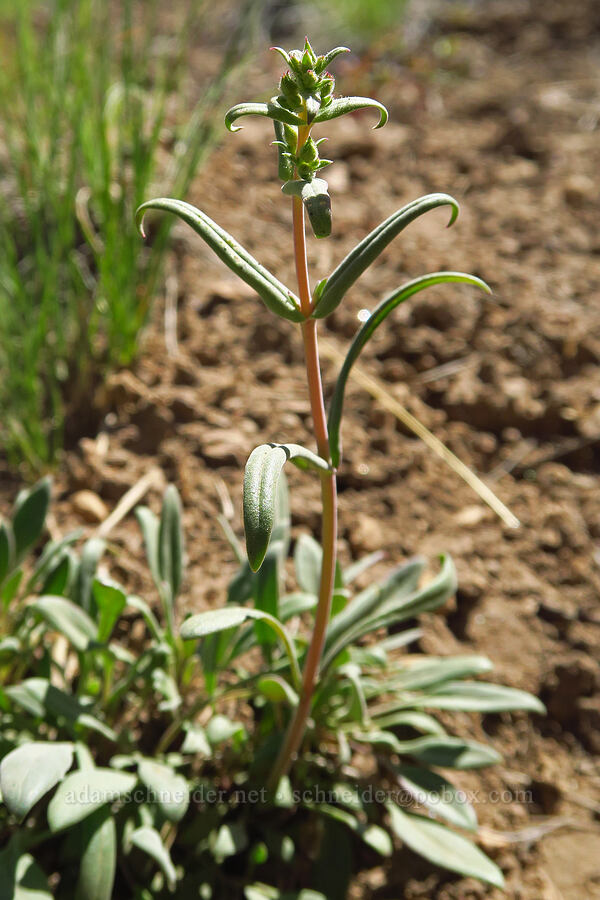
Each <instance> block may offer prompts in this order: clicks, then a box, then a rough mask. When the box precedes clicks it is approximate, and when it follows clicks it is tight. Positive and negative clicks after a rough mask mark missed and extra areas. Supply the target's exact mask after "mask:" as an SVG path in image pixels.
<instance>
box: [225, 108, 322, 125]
mask: <svg viewBox="0 0 600 900" xmlns="http://www.w3.org/2000/svg"><path fill="white" fill-rule="evenodd" d="M242 116H264V117H266V118H267V119H273V120H274V121H276V122H285V124H286V125H305V124H306V122H305V121H304V119H301V118H300V116H297V115H296V114H295V113H293V112H291V111H290V110H289V109H285V108H284V107H283V106H280V105H279V104H278V103H275V102H274V101H271V102H270V103H238V104H237V105H236V106H232V107H231V109H228V110H227V112H226V113H225V126H226V127H227V129H228V130H229V131H241V130H242V129H241V127H240V126H237V127H236V126H235V125H234V124H233V123H234V122H235V121H236V120H237V119H240V118H241V117H242Z"/></svg>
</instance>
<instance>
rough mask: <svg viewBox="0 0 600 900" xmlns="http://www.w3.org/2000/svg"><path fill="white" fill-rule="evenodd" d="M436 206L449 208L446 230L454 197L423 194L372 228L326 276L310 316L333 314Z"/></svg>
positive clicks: (454, 207)
mask: <svg viewBox="0 0 600 900" xmlns="http://www.w3.org/2000/svg"><path fill="white" fill-rule="evenodd" d="M440 206H451V207H452V215H451V217H450V221H449V222H448V227H450V225H452V224H453V222H455V221H456V217H457V216H458V212H459V206H458V203H457V202H456V200H455V199H454V197H451V196H450V194H427V195H426V196H425V197H419V199H418V200H413V201H412V202H411V203H408V204H407V205H406V206H403V207H402V208H401V209H398V210H396V212H394V213H392V215H391V216H389V217H388V218H387V219H386V220H385V221H384V222H381V224H380V225H378V226H377V228H374V229H373V231H371V232H370V234H368V235H367V236H366V237H365V238H363V239H362V241H360V243H359V244H357V245H356V247H354V249H353V250H351V251H350V253H349V254H348V255H347V256H346V257H344V259H343V260H342V261H341V263H340V264H339V266H337V268H336V269H335V270H334V271H333V272H332V274H331V275H330V276H329V278H328V279H327V282H326V284H325V285H324V287H323V289H322V291H321V294H320V296H319V298H318V302H317V304H316V307H315V310H314V312H313V316H314V317H315V318H317V319H322V318H324V317H325V316H328V315H329V314H330V313H331V312H333V310H334V309H335V308H336V306H338V305H339V304H340V303H341V301H342V299H343V298H344V296H345V295H346V293H347V291H348V290H349V288H350V287H352V285H353V284H354V282H355V281H356V280H357V279H358V278H359V277H360V276H361V275H362V273H363V272H365V271H366V269H368V267H369V266H370V265H371V263H372V262H374V260H375V259H377V257H378V256H379V255H380V253H382V252H383V250H385V248H386V247H387V246H388V244H389V243H391V241H393V239H394V238H395V237H397V236H398V235H399V234H400V232H401V231H403V230H404V229H405V228H406V226H407V225H410V223H411V222H414V220H415V219H417V218H418V217H419V216H422V215H423V214H424V213H426V212H429V211H430V210H432V209H436V208H438V207H440Z"/></svg>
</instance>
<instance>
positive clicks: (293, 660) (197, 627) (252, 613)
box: [180, 606, 300, 687]
mask: <svg viewBox="0 0 600 900" xmlns="http://www.w3.org/2000/svg"><path fill="white" fill-rule="evenodd" d="M247 619H256V620H258V621H261V622H265V623H266V624H268V625H270V626H271V628H272V629H273V630H274V631H275V632H276V633H277V635H278V637H279V638H280V640H281V643H282V644H283V646H284V648H285V651H286V653H287V656H288V660H289V663H290V667H291V671H292V677H293V680H294V685H295V686H296V687H297V686H298V685H299V683H300V670H299V668H298V659H297V657H296V651H295V649H294V644H293V642H292V639H291V637H290V636H289V634H288V632H287V631H286V629H285V628H284V626H283V625H282V624H281V622H280V621H279V620H278V619H276V618H275V617H274V616H271V615H269V614H268V613H266V612H263V611H262V610H260V609H251V608H248V607H244V606H225V607H223V608H222V609H211V610H209V611H208V612H204V613H198V615H196V616H190V618H189V619H186V620H185V622H184V623H183V625H182V626H181V631H180V634H181V637H182V638H183V639H184V640H193V639H197V638H201V637H205V636H206V635H207V634H214V633H215V632H218V631H225V630H226V629H228V628H235V627H237V626H238V625H241V624H242V623H243V622H245V621H246V620H247Z"/></svg>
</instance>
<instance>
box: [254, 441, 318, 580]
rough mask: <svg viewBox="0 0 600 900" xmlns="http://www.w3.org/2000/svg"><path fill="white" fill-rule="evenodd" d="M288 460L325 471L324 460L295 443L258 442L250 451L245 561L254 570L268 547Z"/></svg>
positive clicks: (301, 465)
mask: <svg viewBox="0 0 600 900" xmlns="http://www.w3.org/2000/svg"><path fill="white" fill-rule="evenodd" d="M288 460H290V461H291V462H293V463H294V465H295V466H297V467H298V468H299V469H309V468H311V469H316V470H318V471H322V472H328V471H329V465H328V464H327V462H326V461H325V460H324V459H322V458H321V457H320V456H317V455H316V454H315V453H312V452H311V451H310V450H306V449H305V448H304V447H300V446H299V445H298V444H261V446H260V447H256V448H255V449H254V450H253V451H252V453H251V454H250V456H249V458H248V462H247V463H246V471H245V475H244V529H245V531H246V549H247V552H248V561H249V562H250V566H251V568H252V570H253V571H254V572H257V571H258V569H260V567H261V565H262V562H263V560H264V558H265V554H266V552H267V547H268V546H269V540H270V538H271V532H272V530H273V521H274V516H275V506H276V501H277V486H278V484H279V478H280V475H281V470H282V469H283V466H284V465H285V463H286V462H287V461H288Z"/></svg>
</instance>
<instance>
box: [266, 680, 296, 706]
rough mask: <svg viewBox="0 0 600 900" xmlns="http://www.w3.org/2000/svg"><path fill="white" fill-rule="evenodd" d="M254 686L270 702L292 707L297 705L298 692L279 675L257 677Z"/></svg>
mask: <svg viewBox="0 0 600 900" xmlns="http://www.w3.org/2000/svg"><path fill="white" fill-rule="evenodd" d="M256 687H257V689H258V691H259V693H260V694H262V695H263V697H266V698H267V700H270V701H271V703H285V704H287V706H291V707H292V708H294V707H296V706H298V694H297V693H296V691H295V690H294V689H293V687H291V685H289V684H288V683H287V681H286V680H285V679H284V678H280V677H279V675H264V676H263V677H262V678H259V679H258V681H257V683H256Z"/></svg>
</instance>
